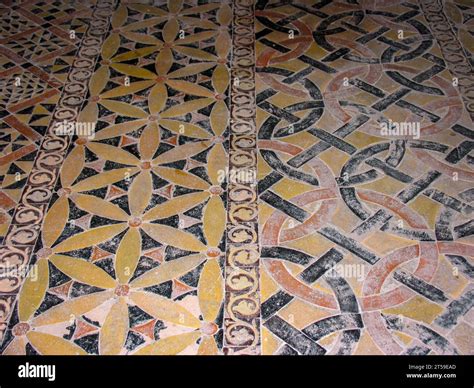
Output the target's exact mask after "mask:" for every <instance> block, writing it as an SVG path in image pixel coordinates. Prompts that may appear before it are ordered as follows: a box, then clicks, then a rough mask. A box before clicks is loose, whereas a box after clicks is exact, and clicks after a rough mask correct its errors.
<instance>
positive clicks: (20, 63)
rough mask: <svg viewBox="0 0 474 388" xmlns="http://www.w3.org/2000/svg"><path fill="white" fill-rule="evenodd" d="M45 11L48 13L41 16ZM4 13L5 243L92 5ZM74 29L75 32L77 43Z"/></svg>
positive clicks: (0, 46)
mask: <svg viewBox="0 0 474 388" xmlns="http://www.w3.org/2000/svg"><path fill="white" fill-rule="evenodd" d="M53 4H56V5H53ZM41 8H43V11H42V12H39V11H38V9H41ZM46 8H47V9H50V10H51V12H49V13H48V11H47V10H46ZM53 9H54V12H53ZM0 12H1V13H2V22H1V26H0V31H1V32H0V85H1V89H2V96H1V97H0V118H2V121H1V124H0V127H1V129H0V136H1V138H2V150H1V152H2V156H1V160H0V170H1V174H0V175H1V180H2V196H3V197H2V198H3V201H4V204H3V205H2V208H1V213H0V214H1V217H0V218H1V221H0V241H3V237H4V235H5V233H6V232H7V230H8V227H9V225H10V223H11V217H12V212H13V210H14V208H15V206H16V204H17V203H18V201H19V199H20V195H21V192H22V190H23V188H24V185H25V183H26V178H27V176H28V174H29V173H30V171H31V167H32V165H33V161H34V159H35V156H36V153H37V150H38V147H39V146H40V144H41V140H42V138H43V136H44V134H45V131H46V128H47V127H48V124H49V122H50V120H51V114H52V111H53V109H54V107H55V106H56V104H57V103H58V99H59V94H60V92H61V88H62V85H63V84H64V82H66V81H67V80H66V76H67V74H68V71H69V68H70V66H71V64H72V61H73V59H74V56H75V53H76V50H77V46H78V45H79V42H80V39H81V37H82V35H83V33H84V29H85V28H86V27H87V17H90V4H88V3H87V2H81V4H76V5H75V7H74V4H73V3H71V4H59V3H53V2H51V3H50V4H48V5H47V6H46V3H45V2H40V1H37V2H29V3H23V4H21V5H15V4H6V5H4V7H2V8H1V10H0ZM70 31H74V35H75V39H73V40H71V39H70Z"/></svg>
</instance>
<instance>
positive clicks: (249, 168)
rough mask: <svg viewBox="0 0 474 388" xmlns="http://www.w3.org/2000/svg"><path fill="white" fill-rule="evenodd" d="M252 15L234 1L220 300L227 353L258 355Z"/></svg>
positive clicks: (248, 4) (250, 6)
mask: <svg viewBox="0 0 474 388" xmlns="http://www.w3.org/2000/svg"><path fill="white" fill-rule="evenodd" d="M254 16H255V4H254V1H253V0H237V1H235V2H234V5H233V24H232V62H231V116H230V120H231V121H230V147H229V170H228V172H229V174H228V175H229V178H230V179H228V181H229V189H228V204H227V206H228V215H227V217H228V218H227V245H226V268H225V300H224V303H225V307H224V353H225V354H229V355H231V354H261V341H260V338H261V335H260V297H259V264H260V249H259V238H258V204H257V192H256V190H257V186H256V177H257V130H256V100H255V27H254ZM242 277H243V278H245V279H246V282H245V284H244V285H241V284H242V283H241V282H239V279H241V278H242ZM242 306H245V308H242Z"/></svg>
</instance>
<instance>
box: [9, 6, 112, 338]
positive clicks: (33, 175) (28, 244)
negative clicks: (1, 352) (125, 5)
mask: <svg viewBox="0 0 474 388" xmlns="http://www.w3.org/2000/svg"><path fill="white" fill-rule="evenodd" d="M115 6H116V0H99V1H98V2H97V4H96V6H95V8H94V11H93V13H92V16H91V17H90V20H89V26H88V28H87V31H86V33H85V34H84V36H83V37H82V40H81V43H80V45H79V47H78V50H77V52H76V55H75V58H74V61H73V64H72V66H71V68H70V70H69V73H68V77H67V80H66V82H65V84H64V87H63V91H62V94H61V97H60V99H59V102H58V104H57V105H56V106H55V108H54V111H53V113H52V119H51V121H50V123H49V126H48V130H47V132H46V134H45V136H44V138H43V140H42V142H41V146H40V147H39V150H38V153H37V155H36V158H35V161H34V164H33V168H32V169H31V171H30V173H29V175H28V179H27V183H26V185H25V187H24V188H23V191H22V194H21V197H20V201H19V203H18V205H17V207H16V208H15V212H14V214H13V217H12V222H11V224H10V226H9V229H8V231H7V233H6V235H5V238H4V242H3V245H1V246H0V262H2V266H3V268H4V271H5V272H3V273H2V274H1V276H2V278H6V279H8V280H9V284H8V285H6V286H5V285H0V344H2V343H3V340H4V337H5V336H4V334H5V332H6V330H7V328H8V323H9V320H10V317H11V313H12V311H13V309H14V305H15V302H16V299H17V295H18V293H19V291H20V289H21V286H22V284H23V282H24V281H25V279H26V277H27V276H28V272H29V270H30V269H31V265H30V263H31V259H32V252H33V249H34V247H35V244H36V242H37V239H38V237H39V234H40V231H41V225H42V223H43V220H44V216H45V212H46V209H47V208H48V205H49V203H50V201H51V198H52V195H53V190H54V187H55V185H56V181H57V178H58V174H59V171H60V169H61V166H62V163H63V161H64V158H65V156H66V153H67V150H68V148H69V145H70V143H71V138H70V137H69V136H58V135H56V133H55V131H54V128H55V127H56V124H57V123H61V122H63V121H64V120H67V121H73V120H75V119H77V117H78V116H79V112H80V110H81V107H82V105H83V103H84V101H85V98H86V96H87V91H88V83H89V79H90V78H91V76H92V74H93V73H94V68H95V65H96V62H97V59H98V58H99V56H100V52H101V48H102V44H103V43H104V41H105V37H106V35H107V33H108V30H109V26H110V20H111V17H112V14H113V11H114V9H115Z"/></svg>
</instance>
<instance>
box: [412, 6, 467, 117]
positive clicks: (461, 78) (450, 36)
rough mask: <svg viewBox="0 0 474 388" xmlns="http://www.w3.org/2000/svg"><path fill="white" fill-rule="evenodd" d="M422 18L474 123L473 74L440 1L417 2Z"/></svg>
mask: <svg viewBox="0 0 474 388" xmlns="http://www.w3.org/2000/svg"><path fill="white" fill-rule="evenodd" d="M419 4H420V8H421V10H422V11H423V16H424V18H425V20H426V22H427V23H428V25H429V28H430V30H431V32H432V33H433V36H434V37H435V39H436V41H437V43H438V45H439V47H440V49H441V52H442V53H443V59H444V61H445V62H446V64H447V67H448V70H449V71H450V72H451V74H452V75H453V76H455V77H457V78H458V82H459V83H458V86H459V92H460V95H461V97H462V100H463V102H464V107H465V108H466V110H467V112H468V113H469V115H470V117H471V120H472V121H473V122H474V76H473V74H474V72H473V68H472V66H471V63H470V61H469V59H468V58H467V57H466V54H465V52H464V49H463V47H462V45H461V43H460V42H459V40H458V38H457V36H456V34H455V33H454V31H453V29H452V26H451V23H450V22H449V20H448V18H447V16H446V14H445V12H444V7H443V4H442V3H441V2H440V0H419Z"/></svg>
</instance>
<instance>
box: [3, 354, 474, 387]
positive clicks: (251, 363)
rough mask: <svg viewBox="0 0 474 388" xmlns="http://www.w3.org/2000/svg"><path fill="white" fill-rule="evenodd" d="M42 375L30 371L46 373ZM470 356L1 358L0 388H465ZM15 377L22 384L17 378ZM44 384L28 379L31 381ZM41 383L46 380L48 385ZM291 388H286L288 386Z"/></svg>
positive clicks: (473, 381) (472, 381)
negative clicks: (174, 387)
mask: <svg viewBox="0 0 474 388" xmlns="http://www.w3.org/2000/svg"><path fill="white" fill-rule="evenodd" d="M53 365H54V373H53V372H52V367H50V368H48V367H42V368H38V366H53ZM473 367H474V357H473V356H350V357H348V356H325V357H304V356H301V357H291V356H290V357H287V356H264V357H253V356H234V357H222V356H221V357H205V356H200V357H192V356H177V357H138V356H137V357H125V356H110V357H107V356H104V357H93V356H89V357H74V356H63V357H61V356H36V357H27V356H10V357H9V356H3V357H1V358H0V388H10V387H24V386H25V387H26V386H51V387H52V386H54V387H67V386H78V385H79V384H87V387H95V386H103V384H104V383H107V384H106V386H113V384H119V385H120V386H126V385H128V384H131V385H130V386H138V385H141V384H147V385H148V384H153V385H156V386H159V385H160V384H163V383H170V382H172V381H176V383H178V382H179V385H180V386H184V384H188V383H189V384H193V385H196V384H197V385H201V386H207V385H216V386H220V385H222V384H229V383H231V382H235V383H236V384H241V385H246V384H249V383H250V381H251V382H252V385H254V386H255V384H254V383H260V382H261V383H264V384H265V385H268V384H269V383H272V382H273V381H275V382H277V381H278V382H279V383H280V385H282V384H285V383H284V381H286V384H291V385H300V384H309V385H311V386H313V387H318V386H327V385H328V384H329V385H330V386H342V384H350V385H351V386H356V387H357V386H364V387H385V386H386V387H405V386H409V387H430V388H431V387H448V386H449V387H473V386H474V372H473V369H474V368H473ZM19 372H20V374H22V375H23V376H25V375H27V376H29V377H21V378H20V377H19ZM35 373H36V374H43V376H44V377H32V375H33V374H35ZM48 376H49V378H48ZM291 381H293V382H291Z"/></svg>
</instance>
